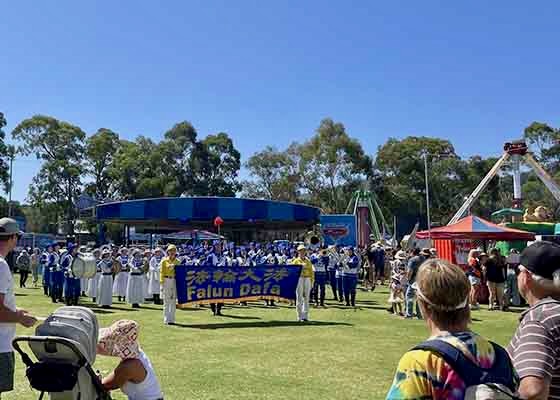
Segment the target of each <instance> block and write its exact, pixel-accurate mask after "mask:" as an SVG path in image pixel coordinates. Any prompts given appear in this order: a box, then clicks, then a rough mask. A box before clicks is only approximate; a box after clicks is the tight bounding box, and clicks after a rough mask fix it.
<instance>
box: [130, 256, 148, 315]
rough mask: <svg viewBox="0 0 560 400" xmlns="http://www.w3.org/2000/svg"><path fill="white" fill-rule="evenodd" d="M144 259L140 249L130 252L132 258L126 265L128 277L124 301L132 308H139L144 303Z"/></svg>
mask: <svg viewBox="0 0 560 400" xmlns="http://www.w3.org/2000/svg"><path fill="white" fill-rule="evenodd" d="M143 266H144V259H143V258H142V252H141V251H140V249H134V250H133V251H132V258H131V259H130V262H129V263H128V270H129V271H130V272H129V277H128V279H127V283H126V301H127V303H128V304H130V305H131V306H132V308H140V305H141V304H143V303H144V298H145V297H146V296H145V293H144V272H143V271H142V268H143Z"/></svg>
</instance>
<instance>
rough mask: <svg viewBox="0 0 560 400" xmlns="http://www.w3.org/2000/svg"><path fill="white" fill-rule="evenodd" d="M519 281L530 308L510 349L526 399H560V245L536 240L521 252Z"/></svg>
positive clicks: (522, 393) (520, 288) (522, 293)
mask: <svg viewBox="0 0 560 400" xmlns="http://www.w3.org/2000/svg"><path fill="white" fill-rule="evenodd" d="M517 283H518V286H519V291H520V293H521V296H522V297H523V298H524V299H525V300H526V301H527V303H529V307H530V308H529V309H528V310H527V311H525V312H524V313H523V314H521V322H520V323H519V326H518V328H517V331H516V332H515V335H514V336H513V338H512V339H511V343H510V344H509V346H508V352H509V354H510V356H511V357H512V359H513V365H514V366H515V369H516V370H517V373H518V374H519V377H520V378H521V385H520V387H519V394H520V395H521V397H522V398H523V399H530V400H545V399H559V398H560V301H559V299H560V246H559V245H557V244H556V243H551V242H536V243H534V244H532V245H531V246H529V247H527V248H526V249H525V250H523V252H522V253H521V259H520V265H519V275H518V276H517Z"/></svg>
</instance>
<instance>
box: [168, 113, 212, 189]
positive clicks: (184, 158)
mask: <svg viewBox="0 0 560 400" xmlns="http://www.w3.org/2000/svg"><path fill="white" fill-rule="evenodd" d="M159 152H160V154H161V157H162V168H163V169H164V173H165V174H166V175H167V176H168V177H170V179H169V181H168V182H167V184H166V192H168V193H169V194H170V195H175V196H180V195H182V194H193V188H194V187H195V183H196V181H197V177H198V176H199V174H200V171H201V169H202V160H201V154H202V153H203V148H202V145H201V144H200V143H199V142H197V132H196V129H195V128H194V127H193V126H192V124H191V123H190V122H188V121H182V122H179V123H177V124H175V125H173V127H172V128H171V129H169V130H168V131H167V132H165V134H164V140H163V141H162V142H161V143H160V144H159ZM171 178H172V179H171Z"/></svg>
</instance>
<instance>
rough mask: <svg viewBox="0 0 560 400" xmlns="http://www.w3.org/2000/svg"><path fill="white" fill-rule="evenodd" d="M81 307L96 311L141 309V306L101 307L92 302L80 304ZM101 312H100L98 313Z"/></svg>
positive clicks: (135, 310)
mask: <svg viewBox="0 0 560 400" xmlns="http://www.w3.org/2000/svg"><path fill="white" fill-rule="evenodd" d="M80 306H81V307H86V308H89V309H90V310H92V311H93V312H96V311H97V310H103V311H115V310H117V311H132V312H137V311H140V310H142V309H141V308H123V307H115V306H111V308H102V307H100V306H97V305H93V304H80ZM100 314H102V313H100Z"/></svg>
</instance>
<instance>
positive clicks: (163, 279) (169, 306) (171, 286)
mask: <svg viewBox="0 0 560 400" xmlns="http://www.w3.org/2000/svg"><path fill="white" fill-rule="evenodd" d="M179 264H181V261H180V260H179V259H178V258H177V247H176V246H175V245H174V244H170V245H169V246H167V257H165V258H164V259H163V260H161V268H160V278H159V283H160V290H161V294H162V296H161V297H162V298H163V323H164V324H165V325H174V324H175V310H176V307H177V285H176V282H175V267H176V266H177V265H179Z"/></svg>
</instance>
